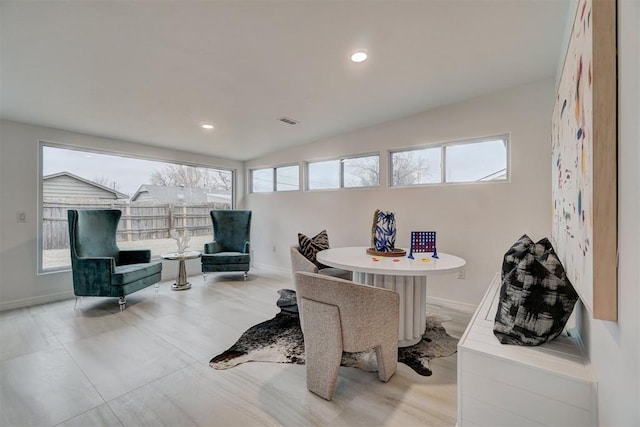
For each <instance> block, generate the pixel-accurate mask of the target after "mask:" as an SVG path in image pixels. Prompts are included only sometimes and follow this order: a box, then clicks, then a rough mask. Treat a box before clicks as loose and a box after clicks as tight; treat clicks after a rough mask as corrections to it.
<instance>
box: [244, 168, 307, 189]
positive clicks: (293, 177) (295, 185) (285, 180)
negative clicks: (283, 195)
mask: <svg viewBox="0 0 640 427" xmlns="http://www.w3.org/2000/svg"><path fill="white" fill-rule="evenodd" d="M249 175H250V178H249V182H251V192H252V193H271V192H274V191H297V190H299V189H300V166H298V165H287V166H278V167H274V168H263V169H252V170H251V171H250V172H249Z"/></svg>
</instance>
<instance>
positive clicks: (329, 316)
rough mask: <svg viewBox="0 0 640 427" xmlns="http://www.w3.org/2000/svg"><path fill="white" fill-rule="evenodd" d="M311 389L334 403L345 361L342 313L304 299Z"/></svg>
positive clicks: (325, 305) (305, 339)
mask: <svg viewBox="0 0 640 427" xmlns="http://www.w3.org/2000/svg"><path fill="white" fill-rule="evenodd" d="M302 304H303V310H304V321H305V323H304V325H305V326H304V327H305V331H304V345H305V354H306V356H305V358H306V362H305V363H306V373H307V389H309V391H311V392H313V393H315V394H317V395H318V396H320V397H322V398H324V399H326V400H331V398H332V397H333V392H334V391H335V389H336V383H337V382H338V371H339V370H340V361H341V360H342V349H343V347H342V329H341V327H340V312H339V310H338V307H336V306H335V305H329V304H323V303H321V302H316V301H312V300H308V299H303V302H302Z"/></svg>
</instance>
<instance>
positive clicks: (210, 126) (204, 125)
mask: <svg viewBox="0 0 640 427" xmlns="http://www.w3.org/2000/svg"><path fill="white" fill-rule="evenodd" d="M200 127H201V128H202V129H207V130H211V129H213V125H212V124H210V123H203V124H201V125H200Z"/></svg>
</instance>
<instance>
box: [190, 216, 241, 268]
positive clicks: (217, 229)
mask: <svg viewBox="0 0 640 427" xmlns="http://www.w3.org/2000/svg"><path fill="white" fill-rule="evenodd" d="M210 214H211V221H212V222H213V239H214V240H213V242H210V243H205V245H204V252H203V253H202V259H201V262H202V274H203V276H204V279H205V280H206V278H207V273H211V272H225V271H243V272H244V280H247V274H248V272H249V268H250V265H251V254H250V252H249V251H250V243H249V242H250V236H251V211H242V210H212V211H211V212H210Z"/></svg>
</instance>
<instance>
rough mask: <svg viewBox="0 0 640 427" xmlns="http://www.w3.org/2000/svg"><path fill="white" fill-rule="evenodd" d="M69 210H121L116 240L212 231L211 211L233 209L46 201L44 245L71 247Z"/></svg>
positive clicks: (210, 205) (215, 205) (218, 205)
mask: <svg viewBox="0 0 640 427" xmlns="http://www.w3.org/2000/svg"><path fill="white" fill-rule="evenodd" d="M69 209H119V210H120V211H122V217H121V218H120V223H119V224H118V232H117V236H116V238H117V240H118V241H134V240H150V239H166V238H169V237H170V235H169V232H170V230H172V229H176V230H178V231H179V232H180V234H182V231H183V230H187V231H188V232H189V234H190V235H192V236H200V235H205V234H211V235H212V236H213V226H212V224H211V216H210V215H209V211H211V210H212V209H231V205H230V204H228V203H199V204H181V203H180V204H170V203H149V202H141V203H136V202H133V203H127V202H126V201H124V202H121V201H118V200H108V201H106V200H96V201H92V200H86V201H82V202H80V201H78V200H77V199H76V200H67V201H65V200H54V201H44V202H43V209H42V248H43V250H48V249H65V248H68V247H69V228H68V227H69V226H68V223H67V210H69Z"/></svg>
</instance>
